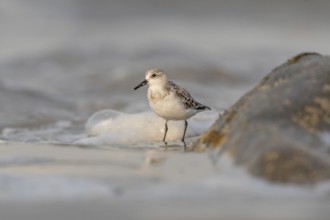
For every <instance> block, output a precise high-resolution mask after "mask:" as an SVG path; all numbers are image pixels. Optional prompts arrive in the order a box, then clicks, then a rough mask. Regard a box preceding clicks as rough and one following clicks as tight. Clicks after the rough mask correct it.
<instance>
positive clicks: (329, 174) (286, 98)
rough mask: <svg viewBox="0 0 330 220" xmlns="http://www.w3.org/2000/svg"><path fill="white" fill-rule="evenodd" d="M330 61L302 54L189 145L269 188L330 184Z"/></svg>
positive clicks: (319, 56) (260, 85) (229, 110)
mask: <svg viewBox="0 0 330 220" xmlns="http://www.w3.org/2000/svg"><path fill="white" fill-rule="evenodd" d="M324 135H326V136H330V57H329V56H322V55H320V54H317V53H303V54H299V55H297V56H295V57H293V58H291V59H289V60H288V61H287V62H286V63H285V64H283V65H281V66H279V67H277V68H275V69H274V70H273V71H272V72H271V73H269V74H268V75H267V76H266V77H265V78H263V79H262V80H261V81H260V82H259V83H258V84H257V85H256V86H255V88H253V89H252V90H251V91H250V92H248V93H247V94H246V95H244V96H243V97H242V98H241V99H240V100H239V101H238V102H237V103H236V104H234V105H233V106H231V107H230V108H229V109H228V110H227V111H226V112H225V113H224V115H223V116H222V117H219V119H218V120H217V121H216V122H215V123H214V124H213V126H212V127H211V128H210V129H209V130H208V131H207V132H206V133H204V134H203V135H202V136H201V137H200V138H199V139H198V140H197V141H196V142H195V143H194V145H193V149H194V150H195V151H200V150H204V149H206V148H208V149H212V151H213V152H212V153H213V156H214V158H215V159H217V158H219V157H220V156H221V154H222V153H227V154H229V155H231V157H232V158H233V159H234V161H235V163H236V164H237V165H240V166H243V167H245V168H246V169H247V170H248V171H249V172H250V173H251V174H253V175H255V176H259V177H262V178H264V179H266V180H269V181H271V182H279V183H299V184H310V183H316V182H319V181H321V180H325V179H329V178H330V146H329V145H330V143H329V142H328V141H325V140H324V138H323V139H322V138H321V136H324Z"/></svg>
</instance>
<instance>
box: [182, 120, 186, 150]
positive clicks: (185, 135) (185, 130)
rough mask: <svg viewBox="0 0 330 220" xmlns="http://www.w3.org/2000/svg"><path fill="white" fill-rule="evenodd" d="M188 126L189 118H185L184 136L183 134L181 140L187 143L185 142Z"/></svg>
mask: <svg viewBox="0 0 330 220" xmlns="http://www.w3.org/2000/svg"><path fill="white" fill-rule="evenodd" d="M187 127H188V122H187V120H184V131H183V136H182V139H181V141H182V142H183V143H184V144H186V143H185V142H184V137H185V136H186V131H187Z"/></svg>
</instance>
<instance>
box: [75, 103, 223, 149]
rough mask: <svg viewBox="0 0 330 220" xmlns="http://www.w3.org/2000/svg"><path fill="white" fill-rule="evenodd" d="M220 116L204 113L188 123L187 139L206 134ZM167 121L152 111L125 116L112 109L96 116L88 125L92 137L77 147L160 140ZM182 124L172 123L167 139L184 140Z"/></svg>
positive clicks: (97, 113) (181, 122)
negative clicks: (182, 138)
mask: <svg viewBox="0 0 330 220" xmlns="http://www.w3.org/2000/svg"><path fill="white" fill-rule="evenodd" d="M217 117H218V113H217V112H215V111H207V112H202V113H199V114H197V115H195V116H194V117H192V118H191V119H190V120H189V121H188V123H189V124H188V128H187V133H186V137H194V136H198V135H200V134H201V133H203V132H204V131H206V130H207V129H208V128H209V127H210V126H211V125H212V123H213V122H214V121H215V119H216V118H217ZM164 123H165V121H164V119H162V118H160V117H158V116H157V115H155V114H154V113H152V112H141V113H135V114H125V113H121V112H117V111H114V110H111V109H108V110H102V111H99V112H96V113H94V114H93V115H92V116H91V117H90V118H89V119H88V120H87V122H86V126H85V128H86V133H87V135H88V136H89V137H87V138H82V139H80V140H78V141H77V142H76V143H77V144H88V145H91V144H92V145H99V144H136V143H142V142H143V143H146V142H154V141H161V140H162V138H163V135H164V131H165V127H164V126H165V124H164ZM183 130H184V122H183V121H169V123H168V133H167V137H166V139H167V140H177V139H180V138H181V137H182V134H183Z"/></svg>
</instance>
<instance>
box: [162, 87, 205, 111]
mask: <svg viewBox="0 0 330 220" xmlns="http://www.w3.org/2000/svg"><path fill="white" fill-rule="evenodd" d="M167 86H168V88H167V89H169V90H172V91H174V92H175V93H176V94H177V96H179V97H180V99H182V102H183V105H184V106H185V107H186V108H187V109H189V108H192V109H195V110H201V111H202V110H206V109H209V110H211V108H210V107H207V106H205V105H202V104H201V103H199V102H197V101H196V100H195V99H194V98H193V97H192V96H191V95H190V93H189V92H188V91H187V90H185V89H184V88H182V87H180V86H179V85H177V84H175V83H174V82H172V81H168V83H167Z"/></svg>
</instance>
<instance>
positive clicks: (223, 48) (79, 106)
mask: <svg viewBox="0 0 330 220" xmlns="http://www.w3.org/2000/svg"><path fill="white" fill-rule="evenodd" d="M329 10H330V3H329V2H328V1H290V2H285V3H284V1H283V2H282V1H266V2H265V1H259V0H253V1H249V3H247V2H245V1H180V3H179V2H177V1H146V0H145V1H139V2H134V3H132V2H130V1H103V0H97V1H92V2H90V1H75V0H59V1H51V0H46V1H44V0H42V1H41V0H26V1H23V0H3V1H1V4H0V26H1V29H2V30H1V34H0V45H1V50H0V103H1V105H0V128H1V133H0V139H1V140H2V143H1V144H0V145H1V146H0V150H1V151H2V154H1V156H0V192H1V194H2V196H1V198H0V200H1V202H2V203H3V204H4V205H5V204H9V203H8V202H13V203H14V204H17V205H18V206H19V207H20V208H22V209H23V208H26V207H28V206H27V205H26V203H25V201H27V200H29V201H31V200H32V201H33V202H34V204H36V206H37V205H40V204H39V203H38V202H40V201H49V202H50V203H52V202H53V201H54V200H56V201H57V200H60V201H69V202H72V201H73V203H76V202H77V201H79V200H80V199H81V198H84V199H86V201H87V202H86V203H83V204H81V203H79V205H80V206H81V207H85V206H91V207H94V208H95V209H94V210H97V209H96V207H95V206H93V203H94V202H93V200H94V199H96V200H98V199H101V201H100V200H98V201H99V203H97V204H98V205H100V206H102V204H103V205H104V204H111V205H113V206H114V207H116V208H115V209H116V210H117V212H116V213H120V212H121V210H123V207H125V206H128V207H130V208H132V209H134V210H135V211H136V212H138V211H139V210H144V211H143V212H142V213H147V214H146V215H148V214H149V217H150V216H156V213H157V212H159V213H160V214H159V215H161V216H163V217H164V219H165V218H166V217H167V219H168V218H169V217H173V216H174V217H175V214H177V216H176V217H178V216H184V217H193V216H194V215H195V216H199V215H197V214H196V213H195V212H197V211H194V210H199V211H200V214H203V212H206V213H209V217H210V218H212V217H216V216H223V217H225V216H226V217H232V218H234V219H235V218H237V219H239V218H241V219H242V216H245V217H246V216H248V215H247V213H248V211H251V210H253V212H252V214H251V213H250V214H251V216H253V217H255V218H254V219H256V218H262V217H265V216H268V217H274V218H276V217H278V218H280V217H285V213H286V214H287V217H291V219H303V218H305V219H309V218H308V217H310V216H311V215H310V214H311V213H314V215H312V216H314V217H315V216H316V217H320V218H319V219H322V217H324V216H326V214H327V213H328V211H327V209H325V208H324V206H325V205H328V204H329V184H328V183H323V184H320V185H317V186H315V187H311V188H299V187H294V186H277V185H271V184H269V183H265V182H262V181H261V180H258V179H254V178H251V177H249V176H248V175H247V174H246V173H245V172H244V171H242V170H239V171H237V169H236V168H235V167H233V166H232V165H231V164H230V161H228V158H227V159H226V158H225V159H224V161H222V160H220V162H219V163H220V164H217V166H214V164H212V162H211V160H210V159H209V157H208V155H207V154H191V153H188V154H184V153H183V149H182V143H180V142H178V141H176V140H177V139H178V138H179V137H180V136H181V132H182V126H183V124H182V123H180V122H177V123H176V122H171V123H170V125H169V126H170V130H169V136H168V138H169V140H171V142H170V144H171V147H169V149H168V152H165V153H164V152H163V147H164V146H163V144H162V143H161V142H159V140H161V138H162V132H163V130H164V124H163V121H162V120H161V119H159V118H157V116H155V115H154V114H153V113H152V112H150V109H149V107H148V103H147V100H146V97H145V96H146V88H141V89H139V90H137V91H134V90H133V88H134V87H135V86H136V85H137V84H138V83H140V82H141V81H142V80H143V78H144V73H145V71H146V70H147V69H150V68H154V67H157V68H162V69H164V70H165V71H166V72H167V75H168V77H169V78H170V79H171V80H173V81H175V82H177V83H179V84H180V85H182V86H184V87H185V88H186V89H187V90H188V91H189V92H190V93H191V94H192V95H193V96H194V97H195V98H196V99H197V100H198V101H200V102H201V103H203V104H205V105H208V106H210V107H211V108H212V111H211V112H205V113H201V114H198V115H196V116H195V117H194V118H192V119H190V120H189V128H188V133H187V137H188V141H189V142H191V141H192V140H194V138H195V137H196V136H198V135H199V134H201V133H202V132H203V131H205V130H206V129H207V128H208V127H209V126H210V125H211V124H212V122H213V121H214V120H215V118H216V117H217V115H218V114H219V112H221V111H222V110H223V109H225V108H227V107H228V106H230V105H231V104H233V103H235V102H236V101H237V100H238V99H239V98H240V97H241V96H242V95H243V94H244V93H245V92H247V91H248V90H250V89H251V88H252V87H253V85H255V84H256V83H257V81H258V80H259V79H260V78H261V77H263V76H264V75H265V74H267V73H268V72H270V71H271V70H272V69H273V68H274V67H276V66H277V65H279V64H281V63H283V62H284V61H285V60H286V59H288V58H289V57H290V56H293V55H295V54H297V53H300V52H303V51H317V52H320V53H323V54H329V53H330V44H329V43H328V36H329V34H330V30H329V28H328V22H329V20H330V14H329V13H328V11H329ZM104 110H106V111H107V112H108V113H110V116H109V117H108V118H107V119H106V120H101V121H100V122H101V123H92V126H90V124H88V123H87V124H86V122H87V121H88V119H89V118H90V116H92V115H93V114H94V113H95V112H98V111H104ZM97 122H99V121H97ZM324 139H326V140H327V137H326V135H324ZM71 151H72V152H71ZM164 161H166V162H164ZM119 194H120V195H119ZM118 200H120V202H118ZM89 201H90V202H89ZM135 201H138V202H139V205H137V206H136V204H133V203H134V202H135ZM141 201H143V202H141ZM116 202H118V203H116ZM41 203H42V202H41ZM247 203H249V204H250V205H249V206H246V204H247ZM176 204H178V206H175V205H176ZM79 205H77V207H79ZM50 206H51V205H50ZM148 206H152V207H153V209H151V210H146V207H148ZM196 206H198V207H200V209H194V208H193V207H196ZM1 207H5V206H1ZM1 207H0V209H1ZM58 207H61V206H60V205H59V206H58ZM157 207H158V208H157ZM159 207H164V210H163V211H162V210H159ZM178 207H185V208H190V210H192V211H191V212H190V214H189V213H188V214H189V215H188V214H187V212H183V211H182V209H180V208H178ZM218 207H226V209H222V212H221V213H217V211H218ZM248 207H250V210H249V208H248ZM260 207H261V208H260ZM274 207H278V208H279V209H285V210H286V212H285V211H284V212H282V213H281V212H277V211H276V210H273V208H274ZM28 208H30V209H31V210H33V209H34V208H35V207H33V204H32V205H31V207H28ZM28 208H27V209H28ZM48 208H49V207H48ZM62 209H64V207H62ZM50 210H51V211H52V209H50ZM170 210H172V211H173V212H171V211H170ZM235 210H241V213H242V214H241V215H240V214H239V213H237V212H235ZM53 211H54V210H53ZM98 211H100V212H101V210H98ZM109 211H110V210H109ZM111 211H115V210H114V209H113V210H111ZM156 211H157V212H156ZM103 213H104V212H103ZM169 213H171V214H169ZM235 213H236V214H235ZM244 213H245V215H243V214H244ZM121 214H123V213H121ZM172 214H173V215H172ZM230 214H232V215H230ZM124 216H128V217H132V216H134V215H133V214H132V215H131V216H129V215H128V214H127V215H124ZM205 216H206V217H207V215H206V214H205V215H204V217H205ZM143 217H145V216H144V215H142V214H141V216H140V218H141V219H143ZM158 217H159V216H158ZM13 219H15V218H13ZM31 219H33V218H32V217H31ZM245 219H246V218H245ZM263 219H264V218H263ZM315 219H316V218H315Z"/></svg>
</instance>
